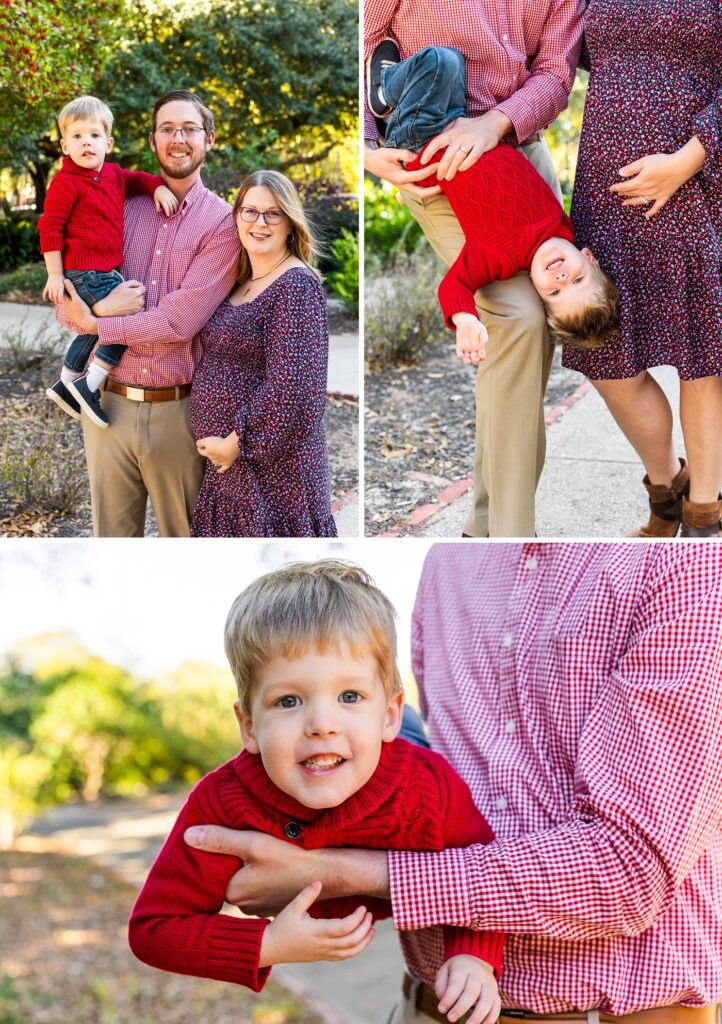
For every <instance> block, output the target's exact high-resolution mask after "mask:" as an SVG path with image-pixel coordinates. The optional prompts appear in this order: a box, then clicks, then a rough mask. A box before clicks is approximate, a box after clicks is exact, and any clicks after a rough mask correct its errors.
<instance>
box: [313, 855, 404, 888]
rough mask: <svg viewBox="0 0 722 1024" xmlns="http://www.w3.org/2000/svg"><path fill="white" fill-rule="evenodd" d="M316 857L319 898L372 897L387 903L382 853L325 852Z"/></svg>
mask: <svg viewBox="0 0 722 1024" xmlns="http://www.w3.org/2000/svg"><path fill="white" fill-rule="evenodd" d="M320 854H321V864H320V868H321V875H320V879H321V881H322V882H323V898H325V899H330V898H334V897H339V896H374V897H376V898H377V899H381V900H387V899H390V889H389V869H388V859H387V855H386V852H385V851H384V850H360V849H353V850H351V849H348V850H336V849H325V850H322V851H320Z"/></svg>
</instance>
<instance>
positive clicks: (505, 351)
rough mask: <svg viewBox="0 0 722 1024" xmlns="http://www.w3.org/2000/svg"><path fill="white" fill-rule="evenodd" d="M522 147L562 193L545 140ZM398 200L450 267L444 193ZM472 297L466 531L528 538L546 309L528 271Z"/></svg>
mask: <svg viewBox="0 0 722 1024" xmlns="http://www.w3.org/2000/svg"><path fill="white" fill-rule="evenodd" d="M521 152H522V153H524V155H525V156H526V157H527V158H528V159H529V160H530V161H531V163H532V164H533V165H534V167H536V169H537V170H538V171H539V173H540V174H541V175H542V177H543V178H544V179H545V181H547V182H548V183H549V185H551V186H552V188H553V189H554V191H555V193H556V195H557V196H559V197H560V198H561V191H560V189H559V183H558V181H557V177H556V172H555V170H554V166H553V164H552V160H551V154H550V153H549V147H548V146H547V144H546V142H545V141H544V140H542V141H537V142H530V143H529V144H528V145H526V146H522V147H521ZM401 199H402V202H403V203H404V205H405V206H406V207H407V208H408V210H409V212H410V213H411V214H412V215H413V216H414V218H415V219H416V220H417V221H418V222H419V224H420V225H421V228H422V230H423V232H424V234H425V235H426V238H427V239H428V240H429V242H430V244H431V245H432V247H433V248H434V250H435V251H436V253H437V254H438V255H439V256H440V257H441V259H442V260H443V261H444V263H446V264H447V266H451V264H452V263H453V262H454V260H455V259H456V257H457V256H458V254H459V252H460V251H461V247H462V246H463V244H464V234H463V232H462V230H461V228H460V226H459V222H458V221H457V219H456V217H455V216H454V212H453V210H452V209H451V206H450V205H449V202H448V200H447V198H446V196H444V195H438V196H431V197H430V198H429V199H419V198H418V197H417V196H413V195H410V194H409V193H408V192H402V194H401ZM475 300H476V305H477V309H478V311H479V316H480V317H481V319H482V320H483V321H484V324H485V325H486V328H487V330H488V332H489V342H488V344H487V347H486V359H485V360H484V362H483V363H481V364H480V365H479V369H478V371H477V375H476V452H475V457H474V494H473V505H472V509H471V513H470V515H469V518H468V519H467V521H466V524H465V526H464V533H467V534H469V535H470V536H472V537H533V536H534V492H535V491H536V485H537V483H538V482H539V477H540V476H541V471H542V469H543V468H544V455H545V452H546V436H545V431H544V406H543V399H544V391H545V389H546V385H547V380H548V379H549V370H550V369H551V360H552V355H553V349H552V346H551V345H550V343H549V341H548V338H547V334H546V324H545V318H544V307H543V306H542V303H541V300H540V299H539V296H538V295H537V293H536V291H535V289H534V287H533V285H532V283H531V280H530V278H529V275H528V274H527V273H526V272H525V271H523V272H521V273H519V274H517V276H516V277H514V278H511V279H510V280H508V281H494V282H493V284H491V285H488V286H487V287H486V288H482V289H481V290H480V291H478V292H477V293H476V296H475Z"/></svg>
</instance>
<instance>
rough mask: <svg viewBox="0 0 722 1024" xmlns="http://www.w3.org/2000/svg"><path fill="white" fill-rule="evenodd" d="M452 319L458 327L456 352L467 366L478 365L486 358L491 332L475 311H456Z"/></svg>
mask: <svg viewBox="0 0 722 1024" xmlns="http://www.w3.org/2000/svg"><path fill="white" fill-rule="evenodd" d="M451 319H452V320H453V321H454V326H455V327H456V354H457V356H458V357H459V359H463V360H464V362H465V363H466V365H467V366H478V364H479V363H480V362H481V361H482V359H486V343H487V341H488V340H489V334H488V331H487V329H486V327H484V325H483V323H482V322H481V320H479V318H478V317H477V316H474V315H473V313H454V314H453V316H452V317H451Z"/></svg>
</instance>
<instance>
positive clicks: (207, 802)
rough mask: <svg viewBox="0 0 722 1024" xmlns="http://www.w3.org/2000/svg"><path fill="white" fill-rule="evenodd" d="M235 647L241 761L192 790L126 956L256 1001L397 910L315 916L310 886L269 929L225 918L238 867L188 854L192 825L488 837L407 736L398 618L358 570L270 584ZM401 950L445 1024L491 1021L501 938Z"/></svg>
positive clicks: (431, 939) (232, 621)
mask: <svg viewBox="0 0 722 1024" xmlns="http://www.w3.org/2000/svg"><path fill="white" fill-rule="evenodd" d="M225 641H226V654H227V656H228V659H229V661H230V664H231V668H232V669H233V674H234V676H235V678H236V682H237V684H238V700H237V702H236V704H235V711H236V717H237V718H238V721H239V724H240V730H241V735H242V737H243V741H244V745H245V748H244V750H243V751H242V752H241V753H240V754H239V755H238V757H236V758H235V759H234V760H232V761H229V762H228V763H227V764H225V765H223V766H222V767H221V768H218V769H217V770H216V771H215V772H212V773H211V774H210V775H207V776H206V777H205V778H204V779H202V780H201V781H200V782H199V783H198V785H197V786H196V787H195V789H194V790H193V791H192V793H191V794H190V796H189V798H188V800H187V802H186V804H185V806H184V808H183V809H182V811H181V813H180V816H179V817H178V820H177V821H176V824H175V826H174V828H173V831H172V832H171V835H170V837H169V838H168V840H167V841H166V844H165V846H164V847H163V849H162V850H161V852H160V854H159V855H158V858H157V860H156V862H155V864H154V865H153V867H152V869H151V872H150V875H149V877H148V879H147V881H146V883H145V886H144V887H143V890H142V891H141V893H140V895H139V897H138V900H137V902H136V904H135V907H134V908H133V912H132V915H131V918H130V929H129V934H130V945H131V948H132V950H133V952H134V953H135V955H136V956H137V957H139V958H140V959H141V960H143V961H145V962H146V963H149V964H151V966H154V967H160V968H162V969H164V970H169V971H176V972H178V973H180V974H192V975H197V976H201V977H208V978H216V979H219V980H221V981H232V982H236V983H237V984H241V985H246V986H248V987H249V988H251V989H253V990H254V991H259V990H260V989H261V988H262V987H263V985H264V984H265V982H266V979H267V978H268V974H269V971H270V968H271V966H272V965H273V964H278V963H294V962H299V961H302V962H309V961H314V960H340V959H346V958H348V957H352V956H356V955H357V954H358V953H360V952H361V951H362V950H363V949H365V948H366V946H367V945H368V944H369V942H370V941H371V939H372V938H373V934H374V933H373V928H372V923H373V920H374V919H378V918H382V917H388V916H389V915H390V904H389V903H388V902H387V901H383V900H375V899H370V900H368V901H367V902H366V905H365V906H359V900H358V899H350V898H348V899H333V900H326V901H322V902H320V903H316V902H315V901H316V900H317V899H318V897H319V894H320V891H321V883H320V882H312V883H311V884H310V885H309V886H307V888H306V889H304V890H303V891H302V892H301V893H299V895H298V896H297V897H296V899H294V900H293V901H292V902H291V903H290V904H289V905H288V906H287V907H286V908H285V909H284V910H283V911H282V912H281V913H280V914H279V915H278V916H277V917H276V918H275V919H274V920H273V921H270V920H266V919H257V918H245V919H239V918H236V917H229V916H225V915H222V914H220V913H219V911H220V910H221V907H222V906H223V900H224V893H225V891H226V886H227V884H228V881H229V879H230V877H231V876H232V875H233V874H234V873H235V872H236V871H237V870H238V867H239V861H238V859H237V858H234V857H229V856H218V855H214V854H209V853H204V852H203V851H201V850H197V849H194V848H192V847H190V846H188V845H186V843H185V842H184V841H183V835H184V832H185V830H186V829H187V828H189V827H190V826H192V825H198V824H208V823H213V824H221V825H225V826H228V827H230V828H235V829H242V828H250V829H257V830H259V831H262V832H266V833H268V834H270V835H274V836H276V837H277V838H280V839H285V840H286V841H288V842H289V843H300V844H301V845H302V846H303V847H305V848H309V849H314V848H319V847H324V846H332V847H333V846H336V847H340V846H364V847H368V848H372V849H391V848H393V849H407V850H440V849H443V848H445V847H448V846H452V847H461V846H468V845H470V844H472V843H488V842H489V841H490V840H491V839H492V833H491V830H490V828H489V826H488V825H487V824H486V822H485V821H484V820H483V818H482V817H481V815H480V813H479V811H478V810H477V809H476V807H475V806H474V803H473V800H472V798H471V793H470V792H469V789H468V787H467V786H466V784H465V783H464V782H462V780H461V779H460V778H459V777H458V776H457V775H456V774H455V773H454V772H453V771H452V769H451V768H450V767H449V765H448V764H447V763H446V761H445V760H444V759H443V758H442V757H440V756H439V755H438V754H434V753H433V752H432V751H429V750H425V749H423V748H421V747H416V746H414V745H413V744H410V743H407V742H406V741H405V740H402V739H397V738H396V737H397V733H398V731H399V727H400V723H401V710H402V704H403V693H402V690H401V680H400V677H399V673H398V668H397V666H396V632H395V628H394V612H393V608H392V607H391V605H390V603H389V601H388V600H387V598H386V597H385V596H384V595H383V594H382V593H381V592H380V591H379V590H378V589H377V588H376V586H375V585H374V584H373V581H372V580H371V579H370V578H369V577H368V576H367V575H366V574H365V573H364V572H363V570H361V569H359V568H358V567H356V566H354V565H350V564H348V563H344V562H337V561H332V560H323V561H319V562H309V563H298V564H293V565H289V566H286V567H284V568H282V569H280V570H278V571H276V572H271V573H268V574H267V575H265V576H262V577H261V578H260V579H257V580H256V581H255V582H253V583H252V584H251V585H250V586H249V587H247V588H246V590H244V591H243V592H242V593H241V594H240V596H239V597H238V598H237V599H236V601H235V603H234V604H233V606H232V608H231V610H230V613H229V615H228V619H227V622H226V631H225ZM401 941H402V945H403V947H404V953H405V955H406V958H407V962H409V964H410V965H411V966H413V967H415V968H416V969H417V971H418V973H419V975H420V976H421V977H422V980H423V981H425V982H426V983H427V984H429V985H432V986H433V985H435V987H436V994H437V996H438V999H439V1003H438V1011H436V1009H435V1012H438V1013H441V1014H446V1015H447V1017H448V1020H450V1021H458V1020H459V1019H460V1017H461V1016H462V1015H463V1014H465V1013H467V1012H468V1011H469V1010H471V1014H470V1016H469V1017H468V1021H469V1022H470V1024H482V1022H486V1024H493V1022H494V1021H495V1020H496V1017H497V1015H498V1011H499V1006H500V1004H499V999H498V993H497V985H496V980H495V977H494V972H495V971H496V972H497V974H498V972H499V970H500V967H501V955H502V947H503V936H502V935H497V934H491V933H489V932H481V931H470V930H467V929H459V928H447V927H444V928H443V929H441V928H430V929H426V930H425V931H422V932H413V933H406V934H402V936H401ZM420 952H421V954H422V955H420ZM419 965H421V966H419ZM429 965H432V967H430V966H429ZM472 1007H473V1009H472Z"/></svg>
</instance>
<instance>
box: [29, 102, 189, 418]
mask: <svg viewBox="0 0 722 1024" xmlns="http://www.w3.org/2000/svg"><path fill="white" fill-rule="evenodd" d="M58 126H59V128H60V136H61V138H60V145H61V147H62V150H63V153H64V154H65V156H64V158H63V163H62V167H61V169H60V170H59V171H58V173H57V174H56V175H55V177H54V178H53V179H52V181H51V182H50V185H49V187H48V194H47V197H46V200H45V209H44V212H43V215H42V216H41V217H40V220H39V221H38V228H39V231H40V249H41V252H42V253H43V256H44V257H45V265H46V268H47V271H48V280H47V284H46V285H45V288H44V290H43V298H44V299H50V300H51V301H52V302H56V303H57V302H60V301H61V299H62V298H63V294H64V286H63V279H64V278H66V277H67V278H68V279H69V280H70V281H72V282H73V284H74V285H75V288H76V290H77V292H78V294H79V295H80V297H81V299H83V301H84V302H87V304H88V305H89V306H91V307H92V306H93V304H94V303H96V302H98V301H99V300H100V299H102V298H104V297H105V296H106V295H107V294H108V293H109V292H111V291H112V290H113V289H114V288H116V287H117V286H118V285H119V284H120V282H121V281H122V280H123V278H122V277H121V276H120V274H119V273H118V271H117V269H116V268H117V267H118V266H119V265H120V264H121V263H122V262H123V204H124V202H125V199H126V198H128V197H130V196H135V195H141V194H142V195H149V196H153V198H154V200H155V205H156V209H157V210H159V211H160V210H161V209H162V210H163V211H164V212H165V213H166V214H167V215H170V214H172V213H175V211H176V210H177V209H178V200H177V199H176V197H175V196H174V195H173V193H172V192H171V190H170V189H169V188H167V187H166V185H165V184H164V182H163V179H162V178H161V177H160V176H159V175H155V174H146V173H145V172H144V171H127V170H126V169H125V168H124V167H119V166H118V164H114V163H107V162H106V160H105V157H106V154H107V153H110V152H111V150H112V148H113V141H114V140H113V137H112V135H111V132H112V128H113V115H112V113H111V112H110V110H109V108H108V107H107V106H106V105H105V103H102V102H101V101H100V100H98V99H96V98H95V96H80V97H78V99H75V100H72V101H71V102H70V103H68V104H66V106H64V107H63V109H62V110H61V111H60V116H59V117H58ZM97 340H98V338H97V336H96V335H95V334H79V335H78V336H77V337H76V338H75V339H74V340H73V341H72V342H71V343H70V347H69V348H68V351H67V353H66V355H65V360H64V364H63V368H62V370H61V372H60V377H59V379H58V380H57V381H56V382H55V384H53V386H52V387H51V388H48V389H47V391H46V392H45V394H46V395H47V396H48V398H49V399H50V400H51V401H53V402H55V404H56V405H58V406H59V407H60V408H61V409H62V410H63V411H64V412H66V413H68V414H69V415H70V416H72V417H73V418H74V419H80V412H81V409H82V410H83V411H84V412H85V413H87V415H88V416H89V417H90V419H91V420H92V421H93V423H95V424H96V426H98V427H101V428H105V427H107V426H108V422H109V421H108V417H107V416H106V414H105V413H104V412H103V408H102V405H101V401H100V386H101V385H102V384H103V383H104V381H105V378H106V377H107V376H108V371H109V370H111V369H112V368H113V367H114V366H117V365H118V363H119V362H120V359H121V356H122V355H123V353H124V352H125V348H126V346H125V345H100V346H99V347H98V349H97V350H96V352H95V355H94V356H93V359H92V360H91V362H90V366H89V367H88V370H87V373H86V372H85V371H86V365H87V363H88V360H89V359H90V355H91V352H92V351H93V346H94V345H95V343H96V342H97Z"/></svg>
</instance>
